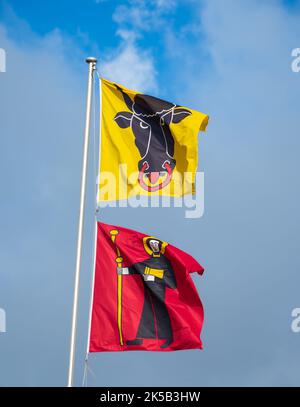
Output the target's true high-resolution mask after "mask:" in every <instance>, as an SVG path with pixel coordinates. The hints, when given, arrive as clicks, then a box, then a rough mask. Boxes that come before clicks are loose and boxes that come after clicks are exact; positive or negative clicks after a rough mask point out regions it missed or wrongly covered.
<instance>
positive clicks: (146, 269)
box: [144, 267, 164, 279]
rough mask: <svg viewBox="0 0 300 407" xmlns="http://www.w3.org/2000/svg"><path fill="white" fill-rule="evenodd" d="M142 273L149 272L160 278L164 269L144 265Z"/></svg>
mask: <svg viewBox="0 0 300 407" xmlns="http://www.w3.org/2000/svg"><path fill="white" fill-rule="evenodd" d="M144 274H150V275H151V276H154V277H157V278H160V279H162V278H163V277H164V270H161V269H152V268H150V267H146V268H145V272H144Z"/></svg>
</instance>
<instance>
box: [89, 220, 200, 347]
mask: <svg viewBox="0 0 300 407" xmlns="http://www.w3.org/2000/svg"><path fill="white" fill-rule="evenodd" d="M112 229H117V230H118V231H119V234H118V235H117V238H116V244H117V246H118V248H119V250H120V253H121V256H122V257H123V259H124V261H123V264H122V266H123V267H128V266H131V265H132V264H134V263H137V262H140V261H143V260H146V259H148V258H149V257H150V256H149V254H147V253H146V251H145V249H144V246H143V237H144V236H147V235H145V234H143V233H139V232H136V231H134V230H130V229H126V228H123V227H120V226H111V225H107V224H104V223H99V222H98V225H97V243H96V264H95V281H94V294H93V307H92V323H91V333H90V344H89V351H90V352H103V351H127V350H151V351H174V350H179V349H202V342H201V339H200V333H201V329H202V324H203V317H204V315H203V307H202V303H201V300H200V298H199V296H198V293H197V290H196V287H195V285H194V283H193V281H192V278H191V276H190V273H192V272H197V273H199V274H202V273H203V271H204V269H203V267H202V266H201V265H200V264H199V263H198V262H197V261H196V260H195V259H194V258H193V257H192V256H190V255H189V254H187V253H185V252H183V251H182V250H179V249H177V248H176V247H174V246H172V245H170V244H168V246H167V247H166V250H165V256H166V257H167V258H168V259H169V261H170V262H171V265H172V268H173V270H174V272H175V277H176V281H177V288H175V289H170V288H166V299H165V304H166V306H167V309H168V313H169V317H170V320H171V326H172V331H173V342H172V343H171V344H170V345H169V346H168V347H167V348H165V349H161V348H160V345H161V344H162V343H163V342H164V341H163V340H161V339H144V340H143V344H142V345H126V340H128V339H133V338H135V335H136V332H137V328H138V325H139V321H140V317H141V313H142V308H143V302H144V286H143V279H142V277H141V276H140V275H125V276H122V332H123V338H124V345H123V346H121V345H120V342H119V331H118V325H117V271H116V267H117V265H116V261H115V260H116V257H117V255H116V245H115V244H113V242H112V241H111V236H110V233H109V232H110V230H112Z"/></svg>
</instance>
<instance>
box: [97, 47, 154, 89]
mask: <svg viewBox="0 0 300 407" xmlns="http://www.w3.org/2000/svg"><path fill="white" fill-rule="evenodd" d="M100 73H101V75H103V77H104V78H107V79H110V80H112V81H115V82H119V83H121V84H122V85H124V86H126V87H128V88H132V89H136V90H138V91H140V92H145V91H148V92H149V91H155V89H156V87H157V84H156V71H155V67H154V61H153V58H152V57H151V54H150V53H149V52H147V51H144V50H143V49H141V48H139V47H138V46H137V45H136V44H134V42H133V41H131V40H128V41H124V43H123V44H122V45H121V46H120V48H119V50H118V51H117V52H115V54H114V56H113V57H111V58H107V59H106V61H104V62H103V64H101V67H100Z"/></svg>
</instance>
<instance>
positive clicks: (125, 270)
mask: <svg viewBox="0 0 300 407" xmlns="http://www.w3.org/2000/svg"><path fill="white" fill-rule="evenodd" d="M117 273H118V274H119V275H126V274H129V270H128V267H117Z"/></svg>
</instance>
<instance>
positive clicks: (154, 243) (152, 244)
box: [149, 239, 160, 253]
mask: <svg viewBox="0 0 300 407" xmlns="http://www.w3.org/2000/svg"><path fill="white" fill-rule="evenodd" d="M149 246H150V248H151V250H152V251H153V253H159V252H160V248H159V240H154V239H151V240H150V241H149Z"/></svg>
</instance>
